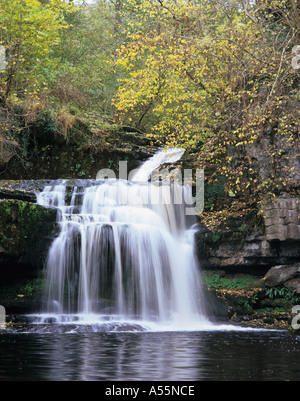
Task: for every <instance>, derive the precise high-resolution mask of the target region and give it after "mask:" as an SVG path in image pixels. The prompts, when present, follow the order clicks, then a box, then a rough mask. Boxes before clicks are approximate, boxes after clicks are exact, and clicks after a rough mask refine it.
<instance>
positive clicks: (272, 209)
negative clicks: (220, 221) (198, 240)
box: [199, 197, 300, 268]
mask: <svg viewBox="0 0 300 401" xmlns="http://www.w3.org/2000/svg"><path fill="white" fill-rule="evenodd" d="M299 206H300V199H299V198H291V197H286V198H278V199H276V200H274V201H273V202H272V203H269V204H267V205H265V207H264V210H263V216H264V220H263V225H262V226H261V227H260V228H259V229H257V228H252V227H250V226H249V227H248V230H247V235H245V236H244V237H242V236H240V235H239V238H237V236H236V235H235V234H236V233H233V232H226V233H224V235H223V234H222V233H221V235H219V234H218V235H219V236H220V239H219V240H218V241H211V240H210V239H209V235H210V234H209V233H208V234H207V232H206V233H204V234H203V236H204V237H205V236H206V238H205V239H204V242H205V246H204V250H203V249H201V250H200V252H199V253H200V255H199V256H200V259H202V265H203V266H204V267H208V268H209V267H223V268H227V267H238V268H239V267H242V266H250V267H254V268H259V267H260V266H261V267H268V266H269V267H271V266H277V265H290V264H293V263H297V262H298V261H299V260H300V219H299V216H300V208H299ZM241 224H242V223H241ZM236 232H237V233H238V232H239V228H238V229H237V230H236ZM200 235H201V234H200Z"/></svg>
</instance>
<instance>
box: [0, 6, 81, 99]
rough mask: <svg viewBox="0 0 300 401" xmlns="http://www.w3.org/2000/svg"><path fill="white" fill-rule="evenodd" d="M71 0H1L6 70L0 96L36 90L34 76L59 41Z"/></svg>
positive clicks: (0, 30)
mask: <svg viewBox="0 0 300 401" xmlns="http://www.w3.org/2000/svg"><path fill="white" fill-rule="evenodd" d="M73 11H74V6H73V5H72V3H69V2H66V1H62V0H51V1H49V2H48V3H47V4H46V5H43V4H42V3H41V2H40V1H37V0H2V1H1V4H0V44H1V45H3V46H4V47H5V48H6V61H7V64H6V71H5V73H4V74H2V82H1V97H2V99H3V100H4V102H5V103H6V102H7V100H8V98H9V97H10V96H18V95H20V94H24V93H25V92H26V91H27V90H28V89H30V90H31V91H32V93H33V94H37V92H36V91H37V89H36V87H37V82H36V81H37V79H38V78H39V74H40V71H41V70H42V67H43V65H44V64H46V63H48V62H49V55H50V51H51V49H52V48H53V46H57V45H58V44H59V43H60V34H61V31H62V30H64V29H66V28H68V24H67V22H66V20H65V15H66V14H68V13H72V12H73Z"/></svg>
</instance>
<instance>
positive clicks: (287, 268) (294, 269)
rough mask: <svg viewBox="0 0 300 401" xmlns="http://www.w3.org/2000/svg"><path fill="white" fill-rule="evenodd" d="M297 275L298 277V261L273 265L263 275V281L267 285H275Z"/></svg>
mask: <svg viewBox="0 0 300 401" xmlns="http://www.w3.org/2000/svg"><path fill="white" fill-rule="evenodd" d="M298 277H300V263H296V264H294V265H279V266H273V267H272V268H271V269H270V270H269V271H268V272H267V274H266V275H265V277H264V281H265V284H266V285H267V286H268V287H276V286H278V285H281V284H285V283H286V282H288V281H291V280H294V279H297V278H298ZM292 284H293V283H292ZM292 284H290V285H292Z"/></svg>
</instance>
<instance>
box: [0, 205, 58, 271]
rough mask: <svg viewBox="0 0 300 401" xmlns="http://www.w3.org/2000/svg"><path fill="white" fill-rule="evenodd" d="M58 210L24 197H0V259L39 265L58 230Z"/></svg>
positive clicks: (1, 260) (0, 260)
mask: <svg viewBox="0 0 300 401" xmlns="http://www.w3.org/2000/svg"><path fill="white" fill-rule="evenodd" d="M56 216H57V211H56V209H54V208H45V207H43V206H40V205H37V204H35V203H30V202H25V201H22V200H12V199H7V200H0V268H1V262H2V263H3V262H7V261H9V260H14V261H15V262H16V263H20V264H26V265H31V266H34V267H40V266H41V264H42V263H43V260H44V258H45V256H46V254H47V251H48V249H49V246H50V244H51V242H52V240H53V237H54V235H55V234H56V232H57V230H58V227H57V223H56Z"/></svg>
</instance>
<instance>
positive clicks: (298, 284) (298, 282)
mask: <svg viewBox="0 0 300 401" xmlns="http://www.w3.org/2000/svg"><path fill="white" fill-rule="evenodd" d="M284 286H285V287H286V288H288V289H289V290H290V291H294V292H295V293H296V294H300V277H299V278H294V279H293V280H288V281H286V282H285V283H284Z"/></svg>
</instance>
